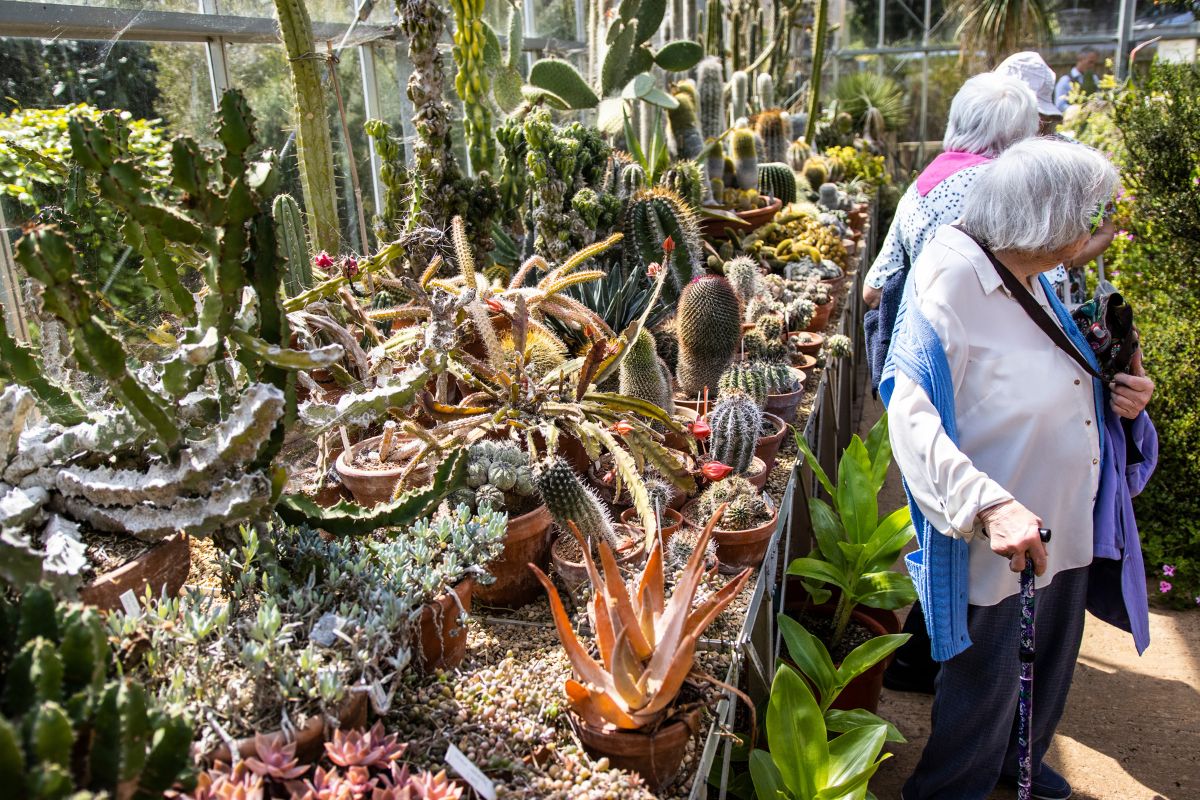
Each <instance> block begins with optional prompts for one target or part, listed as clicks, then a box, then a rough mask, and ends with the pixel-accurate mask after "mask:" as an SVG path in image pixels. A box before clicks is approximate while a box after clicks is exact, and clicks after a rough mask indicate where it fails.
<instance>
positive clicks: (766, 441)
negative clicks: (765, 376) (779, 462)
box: [754, 401, 798, 473]
mask: <svg viewBox="0 0 1200 800" xmlns="http://www.w3.org/2000/svg"><path fill="white" fill-rule="evenodd" d="M797 402H798V401H797ZM762 426H763V430H762V434H761V435H760V436H759V437H758V445H757V446H756V447H755V448H754V455H755V456H756V457H758V458H760V459H762V462H763V464H765V465H766V470H767V472H768V473H769V472H770V471H771V468H772V467H773V466H775V456H776V454H778V453H779V446H780V444H782V442H783V435H784V434H785V433H787V424H786V423H785V422H784V421H783V420H782V419H780V418H779V417H777V416H775V415H774V414H763V424H762Z"/></svg>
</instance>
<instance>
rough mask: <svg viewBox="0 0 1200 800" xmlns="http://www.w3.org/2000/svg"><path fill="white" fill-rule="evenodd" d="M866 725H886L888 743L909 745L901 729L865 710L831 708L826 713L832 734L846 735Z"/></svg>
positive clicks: (827, 726) (827, 725)
mask: <svg viewBox="0 0 1200 800" xmlns="http://www.w3.org/2000/svg"><path fill="white" fill-rule="evenodd" d="M866 725H884V726H886V727H887V741H889V742H894V743H896V744H907V743H908V740H907V739H905V738H904V735H903V734H902V733H900V729H899V728H897V727H896V726H895V725H893V724H892V723H890V722H888V721H887V720H886V719H884V718H883V717H880V716H879V715H878V714H872V713H871V712H870V711H867V710H866V709H865V708H856V709H853V710H851V711H843V710H842V709H840V708H831V709H829V710H827V711H826V712H825V727H826V728H828V729H829V731H830V732H832V733H846V732H847V731H852V730H854V729H855V728H861V727H863V726H866Z"/></svg>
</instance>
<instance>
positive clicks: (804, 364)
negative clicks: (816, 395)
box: [792, 353, 817, 375]
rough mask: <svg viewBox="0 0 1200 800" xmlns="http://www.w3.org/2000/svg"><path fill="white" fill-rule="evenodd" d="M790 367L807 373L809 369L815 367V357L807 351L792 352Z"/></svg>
mask: <svg viewBox="0 0 1200 800" xmlns="http://www.w3.org/2000/svg"><path fill="white" fill-rule="evenodd" d="M792 367H793V368H795V369H798V370H801V371H802V372H804V373H805V374H806V375H807V373H808V371H809V370H812V369H816V367H817V357H816V356H810V355H809V354H808V353H793V354H792Z"/></svg>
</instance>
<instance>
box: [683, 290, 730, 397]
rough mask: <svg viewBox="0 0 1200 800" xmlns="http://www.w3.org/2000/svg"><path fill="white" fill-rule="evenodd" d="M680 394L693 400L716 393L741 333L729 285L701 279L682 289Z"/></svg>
mask: <svg viewBox="0 0 1200 800" xmlns="http://www.w3.org/2000/svg"><path fill="white" fill-rule="evenodd" d="M676 329H677V330H678V332H679V358H678V365H677V368H676V377H677V378H678V379H679V390H680V392H682V393H683V395H684V396H686V397H695V396H696V395H698V394H700V393H702V392H703V391H704V390H705V389H706V388H707V389H709V390H715V389H716V388H717V384H718V383H719V382H720V380H721V374H722V373H723V372H725V368H726V367H728V366H729V362H730V361H732V360H733V356H734V353H735V352H736V351H737V346H738V340H739V339H740V337H741V333H742V305H741V301H740V300H738V296H737V293H736V292H734V290H733V287H732V286H730V285H729V281H728V280H726V279H725V278H723V277H721V276H719V275H702V276H700V277H699V278H696V279H695V280H694V281H692V282H691V283H689V284H688V285H687V286H686V287H684V290H683V293H682V295H681V296H680V298H679V311H678V313H677V315H676Z"/></svg>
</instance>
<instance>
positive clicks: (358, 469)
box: [334, 436, 433, 508]
mask: <svg viewBox="0 0 1200 800" xmlns="http://www.w3.org/2000/svg"><path fill="white" fill-rule="evenodd" d="M382 438H383V437H382V436H372V437H371V438H370V439H364V440H362V441H361V442H359V443H358V444H356V445H354V446H353V447H351V448H350V450H349V451H348V453H347V452H346V451H343V452H342V454H341V455H339V456H338V457H337V461H335V462H334V466H335V468H336V469H337V473H338V476H339V477H340V478H341V479H342V484H343V485H344V486H345V487H346V488H347V489H348V490H349V491H350V493H351V494H352V495H354V499H355V501H356V502H358V504H359V505H362V506H366V507H368V508H369V507H371V506H375V505H378V504H380V503H387V502H390V501H391V499H392V492H393V491H395V489H396V482H397V481H399V480H400V475H401V473H403V472H404V468H405V466H406V464H405V463H403V462H395V461H382V462H381V461H379V460H378V458H377V457H376V456H374V455H372V454H373V453H375V452H376V451H378V450H379V442H380V440H381V439H382ZM432 474H433V467H432V465H429V464H422V465H421V466H420V467H418V468H417V469H415V470H413V471H412V472H411V473H410V474H409V476H408V478H407V479H406V481H405V482H406V484H407V485H409V486H420V485H422V484H423V483H425V482H426V481H427V480H428V479H429V477H430V475H432Z"/></svg>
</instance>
